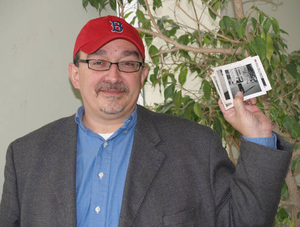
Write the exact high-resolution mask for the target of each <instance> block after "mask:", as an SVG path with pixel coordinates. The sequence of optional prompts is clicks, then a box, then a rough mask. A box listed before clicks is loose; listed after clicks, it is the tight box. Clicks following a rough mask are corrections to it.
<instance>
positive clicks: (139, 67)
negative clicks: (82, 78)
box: [76, 59, 144, 73]
mask: <svg viewBox="0 0 300 227" xmlns="http://www.w3.org/2000/svg"><path fill="white" fill-rule="evenodd" d="M95 60H98V61H103V62H108V63H109V66H108V68H107V69H104V70H97V69H93V68H90V63H89V62H90V61H95ZM76 61H77V62H81V63H87V64H88V68H89V69H90V70H94V71H99V72H101V71H108V70H110V67H111V65H117V68H118V70H119V71H120V72H124V73H134V72H138V71H139V70H140V69H141V67H144V63H143V62H139V61H121V62H110V61H106V60H101V59H77V60H76ZM124 62H134V63H139V65H138V68H137V70H135V71H122V70H120V67H119V64H120V63H124Z"/></svg>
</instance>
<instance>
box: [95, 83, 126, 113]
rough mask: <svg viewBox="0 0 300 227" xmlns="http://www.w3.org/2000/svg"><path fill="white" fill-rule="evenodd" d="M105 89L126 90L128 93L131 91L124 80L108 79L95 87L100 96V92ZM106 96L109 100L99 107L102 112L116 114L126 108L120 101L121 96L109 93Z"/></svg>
mask: <svg viewBox="0 0 300 227" xmlns="http://www.w3.org/2000/svg"><path fill="white" fill-rule="evenodd" d="M103 90H115V91H120V92H124V93H126V94H128V93H129V88H128V87H127V86H126V85H125V84H124V83H123V82H118V83H111V82H107V81H103V82H101V83H100V84H98V85H97V87H96V89H95V92H96V96H98V95H99V93H100V92H101V91H103ZM105 98H106V100H107V101H109V102H108V103H106V104H105V105H104V106H102V107H100V108H99V109H100V111H101V112H103V113H105V114H109V115H115V114H119V113H121V112H122V111H123V110H124V108H125V106H122V105H120V104H119V103H118V101H119V100H120V97H117V96H109V95H108V96H105Z"/></svg>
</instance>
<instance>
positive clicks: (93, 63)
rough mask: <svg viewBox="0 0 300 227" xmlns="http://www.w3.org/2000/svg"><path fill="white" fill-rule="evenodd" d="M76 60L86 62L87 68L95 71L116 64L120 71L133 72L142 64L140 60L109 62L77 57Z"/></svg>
mask: <svg viewBox="0 0 300 227" xmlns="http://www.w3.org/2000/svg"><path fill="white" fill-rule="evenodd" d="M78 62H82V63H87V64H88V68H89V69H92V70H95V71H107V70H109V69H110V67H111V65H113V64H116V65H117V67H118V70H119V71H120V72H126V73H133V72H137V71H139V70H140V68H141V66H142V65H143V63H142V62H138V61H122V62H109V61H105V60H100V59H87V60H82V59H78Z"/></svg>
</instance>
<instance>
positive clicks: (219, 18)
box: [201, 0, 222, 20]
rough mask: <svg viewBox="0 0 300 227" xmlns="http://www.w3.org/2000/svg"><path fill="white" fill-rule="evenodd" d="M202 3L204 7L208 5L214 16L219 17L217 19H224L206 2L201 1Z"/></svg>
mask: <svg viewBox="0 0 300 227" xmlns="http://www.w3.org/2000/svg"><path fill="white" fill-rule="evenodd" d="M201 2H202V3H203V4H204V5H206V6H207V7H208V8H209V9H210V10H211V11H212V12H213V13H214V14H216V15H217V17H219V19H220V20H221V19H222V17H221V16H220V15H219V14H218V13H217V12H216V11H215V10H214V9H213V8H212V7H211V6H210V5H209V4H207V3H206V2H205V1H203V0H201Z"/></svg>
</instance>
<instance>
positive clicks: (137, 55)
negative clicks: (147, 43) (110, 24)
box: [87, 49, 141, 59]
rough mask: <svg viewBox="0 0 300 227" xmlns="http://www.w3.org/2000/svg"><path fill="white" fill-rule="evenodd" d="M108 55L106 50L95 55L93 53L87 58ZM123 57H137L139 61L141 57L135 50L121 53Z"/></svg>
mask: <svg viewBox="0 0 300 227" xmlns="http://www.w3.org/2000/svg"><path fill="white" fill-rule="evenodd" d="M106 54H107V51H106V50H101V49H100V50H97V51H95V52H94V53H91V54H88V55H87V56H88V57H90V56H92V55H100V56H101V55H106ZM121 55H123V56H124V57H127V56H135V57H137V58H138V59H139V58H140V57H141V55H140V53H139V52H137V51H135V50H133V51H130V50H125V51H123V52H122V53H121Z"/></svg>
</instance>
